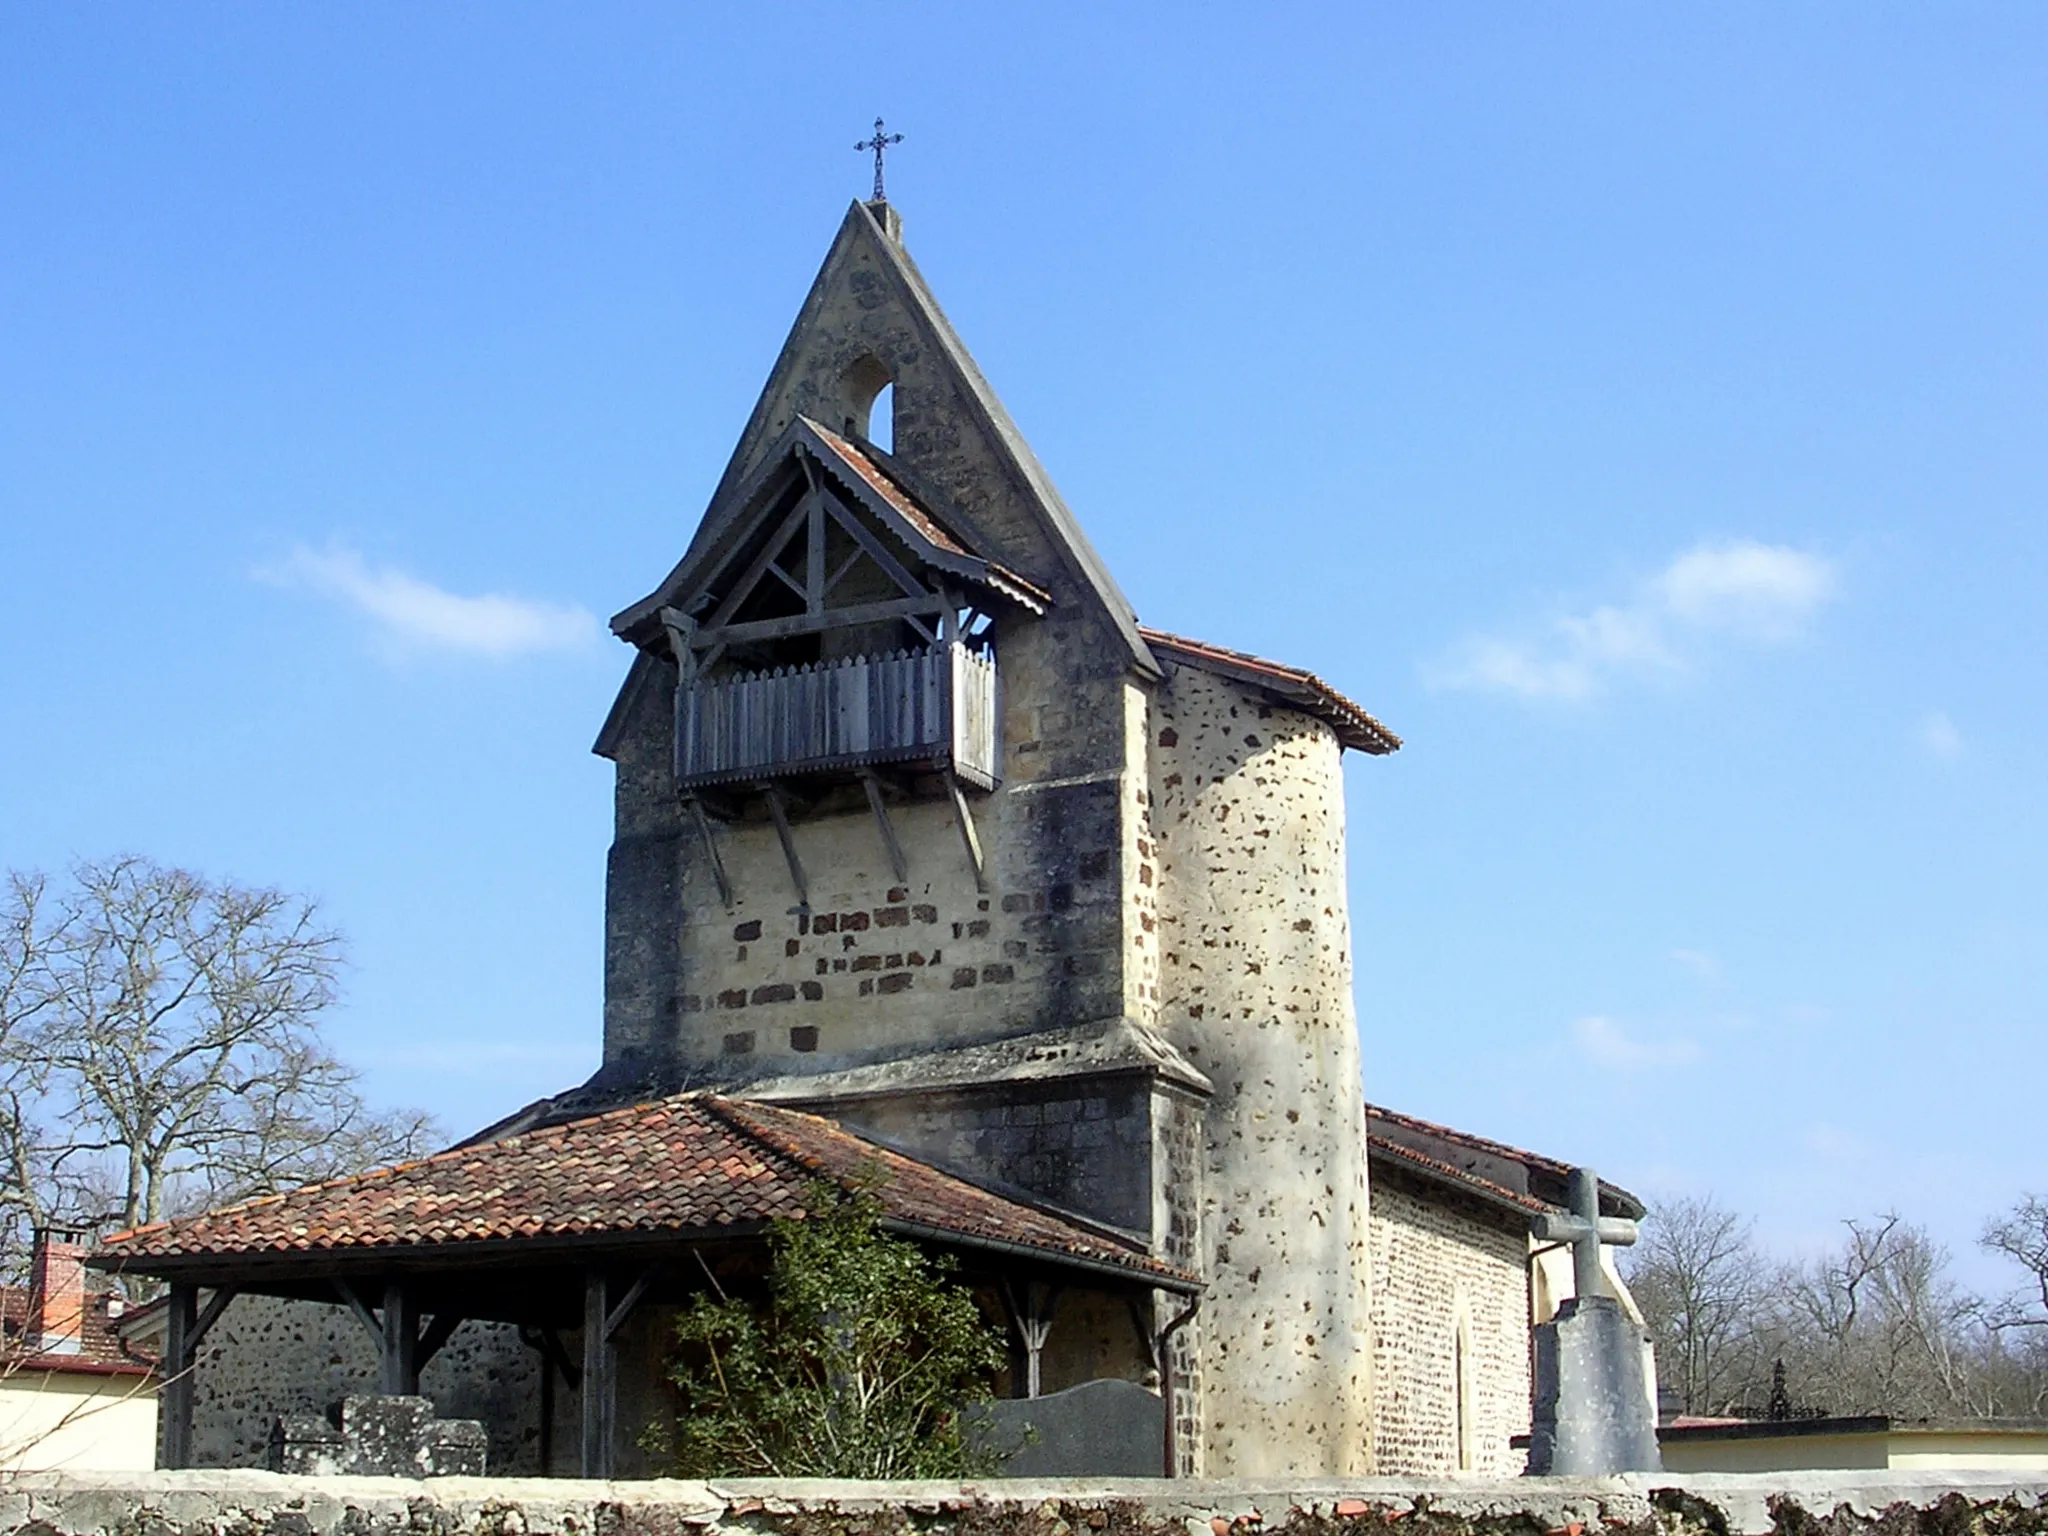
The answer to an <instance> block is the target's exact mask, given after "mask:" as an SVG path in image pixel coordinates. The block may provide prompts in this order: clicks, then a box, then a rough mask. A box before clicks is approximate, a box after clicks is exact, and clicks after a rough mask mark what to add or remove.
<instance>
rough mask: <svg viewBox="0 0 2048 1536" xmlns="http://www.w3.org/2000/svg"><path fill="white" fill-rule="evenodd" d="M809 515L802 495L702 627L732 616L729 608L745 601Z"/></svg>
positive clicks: (807, 497)
mask: <svg viewBox="0 0 2048 1536" xmlns="http://www.w3.org/2000/svg"><path fill="white" fill-rule="evenodd" d="M815 495H817V492H816V491H813V492H811V496H815ZM809 515H810V497H809V496H806V497H805V498H804V499H803V500H801V501H799V502H798V503H797V504H796V507H795V509H794V510H793V511H791V513H790V514H789V516H787V517H785V518H784V519H783V520H782V521H781V522H780V523H779V524H777V526H776V529H775V531H774V532H773V533H771V534H770V535H769V536H768V542H767V543H766V544H763V545H762V546H761V552H760V553H759V554H758V555H756V556H754V558H753V560H752V561H751V562H750V563H749V564H748V566H747V568H746V570H745V571H743V572H741V573H740V579H739V580H738V581H736V582H734V583H733V585H732V590H731V591H730V592H728V593H727V594H726V598H725V601H724V602H722V603H720V604H719V605H718V607H717V609H716V611H714V612H713V613H712V615H711V618H710V620H709V621H708V622H707V623H706V625H705V628H707V629H711V628H716V627H717V626H718V625H720V624H723V623H724V622H725V621H726V620H727V619H729V618H731V617H732V615H733V610H734V609H736V608H738V607H739V605H740V604H741V603H743V602H745V601H746V600H747V594H748V593H749V592H751V591H753V590H754V584H755V583H756V582H758V581H759V580H760V579H761V577H762V575H763V574H764V573H765V572H766V571H767V569H768V566H769V564H770V563H771V562H772V561H773V560H774V559H775V557H776V556H777V555H779V554H781V553H782V546H783V545H785V544H787V543H788V542H789V536H790V535H791V534H793V533H795V532H796V530H797V528H798V526H799V525H800V524H801V523H802V522H803V520H804V519H805V518H806V517H808V516H809Z"/></svg>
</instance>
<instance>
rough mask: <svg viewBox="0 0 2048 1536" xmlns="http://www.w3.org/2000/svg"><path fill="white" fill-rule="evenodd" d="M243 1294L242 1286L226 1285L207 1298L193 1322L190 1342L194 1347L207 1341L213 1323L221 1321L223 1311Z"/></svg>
mask: <svg viewBox="0 0 2048 1536" xmlns="http://www.w3.org/2000/svg"><path fill="white" fill-rule="evenodd" d="M241 1294H242V1288H241V1287H240V1286H238V1285H224V1286H222V1287H221V1288H220V1289H219V1290H217V1291H215V1292H214V1293H213V1295H212V1296H210V1297H208V1298H207V1302H206V1305H205V1306H204V1307H203V1308H201V1309H200V1312H199V1316H198V1318H197V1319H196V1320H195V1321H194V1322H193V1324H192V1337H191V1340H190V1343H191V1345H192V1348H193V1349H195V1350H196V1349H198V1348H199V1346H200V1345H201V1344H202V1343H204V1342H205V1339H206V1336H207V1335H208V1334H209V1333H211V1332H213V1325H214V1324H215V1323H217V1322H219V1321H220V1315H221V1313H223V1312H225V1311H227V1309H228V1303H229V1302H231V1301H233V1300H234V1299H235V1298H236V1297H237V1296H239V1295H241Z"/></svg>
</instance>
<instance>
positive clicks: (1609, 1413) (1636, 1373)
mask: <svg viewBox="0 0 2048 1536" xmlns="http://www.w3.org/2000/svg"><path fill="white" fill-rule="evenodd" d="M1570 1201H1571V1213H1570V1214H1569V1215H1557V1216H1539V1217H1537V1218H1536V1222H1535V1235H1536V1237H1537V1239H1538V1240H1539V1241H1544V1242H1554V1243H1569V1244H1571V1249H1572V1291H1573V1295H1572V1298H1571V1300H1569V1301H1567V1302H1565V1304H1564V1305H1563V1306H1561V1307H1559V1308H1558V1309H1557V1316H1556V1318H1554V1319H1553V1320H1552V1321H1550V1322H1547V1323H1544V1324H1543V1325H1541V1326H1540V1327H1538V1328H1537V1329H1536V1330H1535V1334H1536V1410H1535V1414H1534V1416H1533V1419H1532V1422H1531V1424H1530V1431H1529V1471H1530V1473H1531V1474H1532V1475H1535V1476H1554V1477H1601V1476H1606V1475H1608V1474H1610V1473H1615V1472H1655V1471H1657V1470H1659V1468H1660V1463H1659V1459H1658V1455H1657V1416H1656V1410H1655V1408H1654V1406H1653V1405H1652V1402H1651V1396H1650V1387H1649V1380H1648V1376H1647V1370H1646V1367H1647V1355H1648V1350H1647V1346H1646V1343H1645V1339H1644V1336H1643V1330H1642V1329H1641V1328H1640V1327H1639V1326H1638V1325H1637V1324H1636V1323H1635V1322H1634V1321H1633V1320H1632V1319H1631V1318H1630V1317H1629V1315H1628V1314H1627V1313H1626V1312H1624V1311H1623V1310H1622V1307H1621V1303H1620V1301H1618V1300H1617V1299H1616V1298H1615V1296H1614V1294H1613V1292H1612V1291H1611V1290H1610V1289H1609V1288H1608V1285H1607V1278H1606V1276H1605V1274H1604V1273H1603V1272H1602V1270H1601V1267H1600V1249H1601V1247H1602V1245H1603V1244H1608V1243H1612V1244H1614V1245H1615V1246H1617V1247H1622V1246H1626V1245H1628V1244H1630V1243H1633V1242H1634V1241H1635V1240H1636V1224H1635V1223H1634V1222H1632V1221H1623V1220H1620V1219H1619V1218H1616V1217H1603V1216H1602V1215H1601V1214H1600V1180H1599V1179H1598V1178H1596V1177H1595V1176H1594V1174H1593V1170H1592V1169H1590V1168H1574V1169H1573V1170H1572V1174H1571V1188H1570Z"/></svg>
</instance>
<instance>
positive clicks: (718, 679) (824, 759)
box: [614, 380, 1051, 909]
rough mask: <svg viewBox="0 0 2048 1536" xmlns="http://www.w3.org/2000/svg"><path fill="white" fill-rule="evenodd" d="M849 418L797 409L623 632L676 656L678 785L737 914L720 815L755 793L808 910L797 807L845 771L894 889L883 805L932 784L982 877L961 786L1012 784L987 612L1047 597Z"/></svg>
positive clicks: (890, 832)
mask: <svg viewBox="0 0 2048 1536" xmlns="http://www.w3.org/2000/svg"><path fill="white" fill-rule="evenodd" d="M884 382H886V380H884ZM877 388H879V385H878V386H877ZM842 425H843V427H844V429H845V430H844V432H843V433H842V432H840V431H835V430H833V429H832V428H829V427H827V426H825V425H823V424H822V423H820V422H817V421H813V420H811V419H810V418H808V417H804V416H799V417H797V418H796V419H795V421H793V422H792V423H791V425H790V426H789V427H788V428H787V429H786V430H785V431H784V432H783V434H782V436H781V439H780V440H779V441H778V442H777V443H776V444H775V445H774V446H773V447H772V448H771V449H770V450H769V451H768V452H767V453H766V454H765V455H764V456H763V458H762V460H761V463H760V466H759V467H758V468H757V469H756V470H755V471H754V472H753V474H752V475H751V476H750V477H749V479H748V480H747V481H746V482H745V483H744V484H742V485H741V486H740V487H739V488H738V490H737V492H736V493H735V494H734V495H733V497H732V501H733V503H734V504H735V505H736V507H737V510H736V512H735V513H734V514H733V515H732V516H731V517H730V518H729V519H728V520H727V521H726V522H725V523H724V524H723V526H722V527H721V529H720V530H719V534H718V537H717V538H716V539H714V540H711V541H709V542H708V543H705V544H703V545H701V546H699V547H697V548H694V549H693V550H692V551H691V552H690V554H689V555H688V556H687V557H686V558H685V559H684V560H683V562H682V563H681V564H680V565H678V566H677V567H676V569H675V570H674V571H673V572H672V573H670V575H669V577H668V579H667V580H666V581H665V582H663V583H662V585H661V587H660V588H659V589H658V590H657V591H656V592H655V593H654V594H653V595H652V596H650V597H648V598H647V599H645V600H644V601H643V602H641V603H639V604H636V605H635V606H634V607H632V608H629V609H628V610H626V612H625V613H623V614H621V615H620V616H619V618H618V620H617V621H616V623H615V626H614V627H615V628H616V629H617V630H618V632H619V634H620V636H621V637H622V638H624V639H626V640H628V641H630V642H632V643H633V644H635V645H637V646H639V647H641V648H642V649H643V650H664V649H665V650H666V652H667V654H668V655H669V656H670V657H671V658H672V660H673V662H674V665H675V677H676V682H675V690H676V699H675V784H676V787H677V789H678V790H679V791H680V793H681V794H682V795H683V797H684V800H685V802H686V804H687V806H688V808H689V811H690V814H691V816H692V818H693V820H694V821H695V824H696V826H697V829H698V832H699V834H700V836H701V838H702V840H703V846H704V851H705V856H706V859H707V861H708V862H709V864H710V865H711V867H712V869H713V871H714V873H715V876H716V878H717V881H718V886H719V890H720V893H721V895H722V896H723V897H724V898H725V900H726V903H727V904H728V905H730V904H731V900H732V890H731V885H730V881H729V879H728V877H727V875H726V872H725V867H724V864H723V862H722V861H721V860H720V857H719V852H718V846H717V841H716V838H715V837H714V835H713V832H712V822H713V821H714V820H722V819H727V818H730V817H732V816H734V815H737V814H740V812H741V810H742V809H743V806H744V804H745V802H746V801H747V800H748V799H749V798H750V797H758V799H759V800H760V801H761V802H762V803H764V804H765V805H766V807H767V810H768V813H769V814H770V816H771V817H772V818H773V820H774V823H775V827H776V831H777V833H778V835H779V836H780V839H781V842H782V848H783V853H784V856H785V858H786V859H787V861H788V864H789V873H790V880H791V883H792V886H793V887H794V889H795V892H796V899H797V902H798V905H799V907H800V908H806V909H807V908H808V906H809V902H810V889H809V884H810V883H809V881H808V879H807V878H806V876H805V873H804V867H803V862H802V859H801V857H800V856H799V853H798V850H797V845H796V842H795V840H794V838H793V836H792V835H791V832H790V803H791V799H792V796H793V795H796V794H798V793H801V792H814V791H816V790H817V789H818V788H820V787H824V786H829V785H830V784H832V783H833V782H835V781H845V780H848V779H857V780H859V782H860V783H861V784H862V786H863V787H864V788H865V790H866V793H867V799H868V805H869V807H870V809H871V810H872V812H873V814H874V818H875V822H876V827H877V831H878V833H879V835H880V837H881V838H882V841H883V844H884V846H885V848H886V849H887V852H888V856H889V860H890V863H891V864H892V866H893V867H894V870H895V873H896V877H897V879H898V880H899V881H900V880H903V879H906V878H908V865H907V861H906V859H905V856H904V852H903V846H902V844H901V842H900V841H899V839H898V838H897V836H896V832H895V829H894V828H893V826H892V825H891V823H890V819H889V810H888V806H889V802H890V800H891V799H892V798H899V797H905V796H915V795H917V794H920V793H937V792H943V793H944V794H946V795H948V796H949V797H950V798H951V799H952V801H953V804H954V808H955V811H956V813H957V815H958V818H959V822H960V827H961V832H962V839H963V843H964V847H963V854H964V856H965V857H966V858H967V859H968V860H969V861H970V863H972V865H973V866H974V870H975V876H976V879H977V881H980V880H981V879H982V861H981V849H980V844H979V842H978V840H977V838H976V836H975V832H974V820H973V814H972V811H971V809H970V807H969V804H968V802H967V799H966V797H965V795H964V794H963V793H962V791H963V789H971V790H975V791H987V790H992V789H994V788H995V787H996V786H997V785H998V784H999V783H1000V782H1001V777H1002V682H1001V677H1000V674H999V672H998V669H997V663H996V657H995V653H994V649H993V646H992V643H991V639H990V631H991V625H992V621H993V620H994V618H995V617H996V616H997V615H998V614H999V613H1018V614H1029V615H1039V614H1043V613H1044V612H1045V610H1046V608H1047V606H1048V604H1049V603H1050V601H1051V599H1050V597H1049V595H1048V594H1047V593H1046V592H1045V591H1044V590H1043V589H1042V588H1040V587H1038V586H1036V585H1034V584H1033V583H1032V582H1030V581H1028V580H1026V579H1025V578H1024V577H1022V576H1020V575H1018V574H1017V573H1015V572H1013V571H1009V570H1006V569H1005V568H1004V567H1003V566H1002V565H1001V564H999V563H998V562H996V561H993V560H990V559H987V558H985V557H984V556H981V555H979V554H976V553H975V552H973V551H972V550H971V549H969V548H968V547H967V546H966V545H965V544H964V543H963V542H962V541H961V540H960V538H959V537H958V536H957V535H955V534H954V533H953V532H952V531H950V530H949V529H947V528H946V527H945V526H944V525H942V524H941V523H940V521H939V520H938V519H937V518H936V517H934V516H933V515H932V513H931V512H930V511H928V510H927V508H926V506H925V505H924V503H923V502H922V501H921V499H920V498H919V497H918V496H917V494H916V492H915V491H914V490H913V489H911V487H910V486H909V485H908V484H907V483H906V478H905V476H904V474H903V471H902V470H901V468H900V467H897V466H891V465H889V464H888V463H887V456H886V455H884V454H883V453H881V452H880V450H878V449H876V448H875V447H874V446H873V445H872V444H869V443H867V442H866V441H865V439H864V438H863V437H862V436H861V435H860V428H861V427H862V426H864V425H865V423H864V422H861V421H859V420H857V419H856V418H854V417H852V416H849V417H848V419H847V420H846V421H845V422H844V423H842ZM664 642H665V643H664ZM799 785H801V786H802V787H803V788H802V790H801V791H800V790H799V788H798V786H799Z"/></svg>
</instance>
